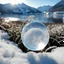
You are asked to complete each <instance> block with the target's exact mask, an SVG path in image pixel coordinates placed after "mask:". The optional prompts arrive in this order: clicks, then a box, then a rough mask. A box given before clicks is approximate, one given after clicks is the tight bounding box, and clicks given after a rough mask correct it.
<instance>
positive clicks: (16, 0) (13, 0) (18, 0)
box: [2, 0, 26, 5]
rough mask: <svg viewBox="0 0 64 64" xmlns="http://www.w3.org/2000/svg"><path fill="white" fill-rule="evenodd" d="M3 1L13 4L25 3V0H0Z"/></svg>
mask: <svg viewBox="0 0 64 64" xmlns="http://www.w3.org/2000/svg"><path fill="white" fill-rule="evenodd" d="M2 2H3V3H10V4H12V5H15V4H21V3H26V0H6V1H2Z"/></svg>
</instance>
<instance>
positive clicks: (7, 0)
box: [0, 0, 60, 8]
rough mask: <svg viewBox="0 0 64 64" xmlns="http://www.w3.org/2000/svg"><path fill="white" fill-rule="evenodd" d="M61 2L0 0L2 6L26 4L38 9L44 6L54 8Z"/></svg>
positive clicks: (51, 0)
mask: <svg viewBox="0 0 64 64" xmlns="http://www.w3.org/2000/svg"><path fill="white" fill-rule="evenodd" d="M59 1H60V0H0V3H2V4H6V3H11V4H12V5H14V4H19V3H25V4H27V5H29V6H32V7H35V8H37V7H39V6H44V5H52V6H53V5H55V4H56V3H57V2H59Z"/></svg>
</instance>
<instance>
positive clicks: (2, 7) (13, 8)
mask: <svg viewBox="0 0 64 64" xmlns="http://www.w3.org/2000/svg"><path fill="white" fill-rule="evenodd" d="M0 13H9V14H10V13H13V14H34V13H41V11H39V10H37V9H36V8H33V7H30V6H28V5H26V4H24V3H22V4H16V5H11V4H0Z"/></svg>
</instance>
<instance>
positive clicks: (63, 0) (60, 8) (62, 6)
mask: <svg viewBox="0 0 64 64" xmlns="http://www.w3.org/2000/svg"><path fill="white" fill-rule="evenodd" d="M50 11H64V0H61V1H60V2H58V3H57V4H55V5H54V6H53V7H52V8H51V9H50Z"/></svg>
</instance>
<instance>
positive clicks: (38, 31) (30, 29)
mask: <svg viewBox="0 0 64 64" xmlns="http://www.w3.org/2000/svg"><path fill="white" fill-rule="evenodd" d="M21 39H22V42H23V44H24V46H25V47H26V48H28V49H29V50H32V51H39V50H43V49H44V48H45V46H46V45H47V44H48V41H49V32H48V30H47V27H46V26H45V25H44V24H43V23H40V22H30V23H28V24H26V25H25V26H24V28H23V29H22V32H21Z"/></svg>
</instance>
